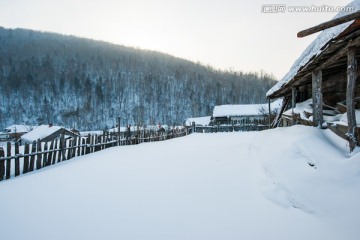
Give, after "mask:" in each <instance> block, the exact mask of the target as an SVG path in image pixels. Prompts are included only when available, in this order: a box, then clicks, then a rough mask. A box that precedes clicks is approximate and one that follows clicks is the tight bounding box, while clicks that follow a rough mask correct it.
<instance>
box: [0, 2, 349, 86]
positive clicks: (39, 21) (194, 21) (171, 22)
mask: <svg viewBox="0 0 360 240" xmlns="http://www.w3.org/2000/svg"><path fill="white" fill-rule="evenodd" d="M349 2H350V1H349V0H327V1H325V0H312V1H311V0H301V1H300V0H286V1H285V0H171V1H169V0H76V1H74V0H0V26H2V27H5V28H26V29H33V30H40V31H49V32H56V33H61V34H66V35H75V36H79V37H86V38H91V39H95V40H103V41H107V42H111V43H115V44H120V45H125V46H131V47H136V48H140V49H148V50H155V51H160V52H164V53H168V54H171V55H174V56H176V57H180V58H184V59H188V60H191V61H194V62H200V63H202V64H205V65H210V66H212V67H214V68H216V69H222V70H233V71H244V72H249V71H265V72H267V73H271V74H274V76H275V77H276V78H277V79H278V80H280V79H281V78H282V77H283V76H284V75H285V74H286V73H287V72H288V70H289V69H290V67H291V65H292V64H293V62H294V61H295V60H296V59H297V57H299V56H300V54H301V53H302V51H303V50H304V49H305V48H306V46H307V45H309V44H310V42H311V41H312V40H314V38H315V37H316V36H317V34H314V35H311V36H308V37H305V38H297V37H296V33H297V32H299V31H301V30H304V29H307V28H309V27H312V26H315V25H317V24H319V23H322V22H324V21H328V20H330V19H331V18H332V17H333V16H335V15H336V13H337V12H336V11H334V12H331V11H320V12H305V11H300V12H291V11H290V10H289V7H291V6H304V7H307V6H323V5H325V6H330V7H338V6H340V7H342V6H345V5H346V4H348V3H349ZM274 4H275V5H279V4H280V5H281V6H284V5H285V10H284V11H283V12H279V13H269V12H268V11H269V9H270V8H269V6H270V5H271V6H273V5H274Z"/></svg>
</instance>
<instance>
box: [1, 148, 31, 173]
mask: <svg viewBox="0 0 360 240" xmlns="http://www.w3.org/2000/svg"><path fill="white" fill-rule="evenodd" d="M27 154H29V144H28V143H25V146H24V155H27ZM27 172H29V156H25V157H24V168H23V174H25V173H27ZM0 177H1V176H0Z"/></svg>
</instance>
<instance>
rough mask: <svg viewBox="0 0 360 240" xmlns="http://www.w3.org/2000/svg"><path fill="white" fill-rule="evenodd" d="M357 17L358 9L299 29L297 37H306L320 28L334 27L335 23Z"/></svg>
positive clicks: (341, 22)
mask: <svg viewBox="0 0 360 240" xmlns="http://www.w3.org/2000/svg"><path fill="white" fill-rule="evenodd" d="M358 18H360V11H357V12H355V13H351V14H348V15H346V16H343V17H339V18H336V19H333V20H330V21H327V22H324V23H321V24H319V25H316V26H314V27H311V28H308V29H305V30H303V31H300V32H298V33H297V37H299V38H302V37H306V36H309V35H311V34H313V33H317V32H320V31H322V30H325V29H328V28H331V27H335V26H337V25H340V24H343V23H346V22H349V21H352V20H355V19H358Z"/></svg>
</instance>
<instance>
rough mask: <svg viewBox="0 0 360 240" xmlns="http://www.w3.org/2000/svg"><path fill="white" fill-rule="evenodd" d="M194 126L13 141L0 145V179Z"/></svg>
mask: <svg viewBox="0 0 360 240" xmlns="http://www.w3.org/2000/svg"><path fill="white" fill-rule="evenodd" d="M192 131H193V128H188V127H184V128H173V129H171V130H168V131H164V130H163V131H161V130H159V131H154V130H149V129H142V130H137V131H132V132H120V134H119V132H104V133H103V134H102V135H96V134H94V135H91V134H88V135H87V136H86V137H80V136H79V137H74V138H69V139H65V137H64V135H61V136H60V139H55V140H52V141H51V142H41V141H40V140H37V141H34V142H33V143H32V144H28V143H26V144H25V145H24V146H19V143H18V142H16V143H15V144H14V145H12V144H11V142H7V143H6V147H5V149H4V148H3V147H0V181H2V180H4V178H5V179H10V178H11V177H17V176H19V175H20V174H26V173H28V172H32V171H34V170H38V169H41V168H44V167H47V166H50V165H53V164H56V163H59V162H62V161H65V160H69V159H71V158H73V157H77V156H82V155H86V154H89V153H93V152H97V151H101V150H104V149H106V148H109V147H114V146H122V145H132V144H139V143H143V142H154V141H164V140H167V139H172V138H177V137H182V136H185V135H188V134H190V133H191V132H192Z"/></svg>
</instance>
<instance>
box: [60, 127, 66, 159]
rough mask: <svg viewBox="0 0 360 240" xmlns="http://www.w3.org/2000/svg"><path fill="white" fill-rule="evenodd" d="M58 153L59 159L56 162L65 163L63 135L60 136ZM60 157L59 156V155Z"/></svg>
mask: <svg viewBox="0 0 360 240" xmlns="http://www.w3.org/2000/svg"><path fill="white" fill-rule="evenodd" d="M60 153H61V158H60V157H59V160H58V162H59V161H60V160H61V161H65V160H66V155H65V153H66V142H65V136H64V134H61V135H60ZM59 155H60V154H59Z"/></svg>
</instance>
